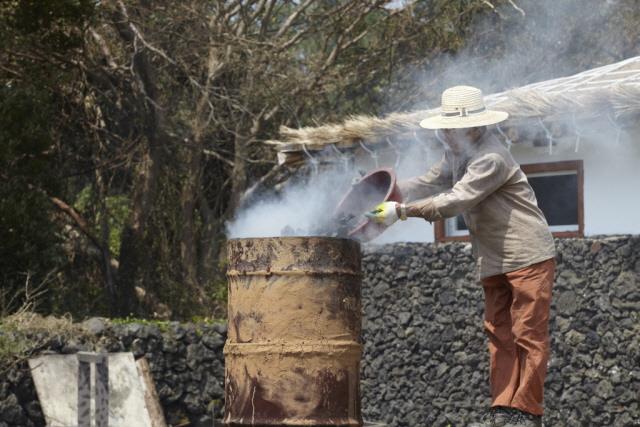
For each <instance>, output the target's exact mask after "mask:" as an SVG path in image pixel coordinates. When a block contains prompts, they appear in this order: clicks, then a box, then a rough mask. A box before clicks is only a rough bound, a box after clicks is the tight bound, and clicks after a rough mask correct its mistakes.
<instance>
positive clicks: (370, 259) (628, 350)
mask: <svg viewBox="0 0 640 427" xmlns="http://www.w3.org/2000/svg"><path fill="white" fill-rule="evenodd" d="M556 244H557V249H558V275H557V279H556V282H555V286H554V290H553V303H552V314H551V325H550V328H551V337H552V338H551V347H552V357H551V359H550V363H549V372H548V376H547V381H546V389H545V391H546V393H545V399H546V415H545V418H544V421H545V424H546V425H547V426H549V425H551V426H586V425H589V426H612V425H613V426H630V425H640V399H639V398H638V396H640V237H633V238H629V237H616V238H602V239H575V240H572V239H567V240H558V241H556ZM364 269H365V283H364V286H363V298H364V311H365V313H366V324H365V328H364V331H365V332H364V341H365V360H364V363H363V371H362V372H363V375H362V390H363V408H364V411H365V412H364V413H365V415H366V417H367V418H368V419H372V420H384V421H386V422H387V423H389V424H391V425H394V426H447V425H451V426H461V425H466V424H465V423H467V422H470V421H473V420H476V419H477V417H478V416H479V413H480V412H481V410H482V409H484V408H486V407H487V406H488V404H489V399H488V396H489V387H488V380H487V378H488V352H487V340H486V338H485V336H484V333H483V329H482V314H483V295H482V289H481V286H480V285H479V284H477V283H476V280H475V276H474V273H473V262H472V259H471V253H470V246H469V245H468V244H462V243H457V244H447V245H424V244H396V245H387V246H382V247H372V248H367V249H366V250H365V257H364Z"/></svg>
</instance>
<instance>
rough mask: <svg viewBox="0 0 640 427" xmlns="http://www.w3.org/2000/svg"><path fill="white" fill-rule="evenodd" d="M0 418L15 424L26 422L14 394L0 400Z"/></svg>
mask: <svg viewBox="0 0 640 427" xmlns="http://www.w3.org/2000/svg"><path fill="white" fill-rule="evenodd" d="M0 420H2V421H5V422H7V423H10V424H15V425H23V424H24V423H25V422H26V420H27V417H26V416H25V413H24V410H23V409H22V407H21V406H20V403H19V401H18V398H17V397H16V395H14V394H10V395H9V396H8V397H7V398H6V399H4V400H2V401H0Z"/></svg>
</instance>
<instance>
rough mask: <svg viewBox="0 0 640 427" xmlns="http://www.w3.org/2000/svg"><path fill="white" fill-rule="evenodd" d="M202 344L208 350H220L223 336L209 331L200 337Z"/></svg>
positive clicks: (222, 344)
mask: <svg viewBox="0 0 640 427" xmlns="http://www.w3.org/2000/svg"><path fill="white" fill-rule="evenodd" d="M202 344H204V345H205V346H206V347H208V348H209V349H210V350H220V349H221V348H222V347H223V346H224V338H223V337H222V336H220V334H218V333H216V332H209V333H208V334H206V335H204V336H203V337H202Z"/></svg>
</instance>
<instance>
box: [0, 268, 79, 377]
mask: <svg viewBox="0 0 640 427" xmlns="http://www.w3.org/2000/svg"><path fill="white" fill-rule="evenodd" d="M46 285H47V281H46V280H45V281H43V282H42V283H40V284H39V285H37V286H32V284H31V276H30V275H29V274H27V275H26V279H25V287H24V289H23V290H21V291H20V292H17V293H16V294H14V295H11V297H7V294H6V293H4V294H2V302H3V303H2V306H1V307H0V308H1V309H2V310H1V311H0V374H2V373H3V372H6V370H7V369H10V368H11V367H13V366H15V365H16V364H18V363H20V362H23V361H24V360H26V359H27V358H29V357H30V356H31V355H32V354H33V353H34V352H37V351H39V350H41V349H43V348H44V347H46V345H47V343H48V342H49V341H50V340H51V338H52V337H58V338H61V339H63V340H66V339H69V338H71V337H79V336H87V334H86V332H85V331H84V330H83V329H82V328H81V327H80V326H79V325H76V324H74V323H73V320H72V319H71V316H69V315H67V316H63V317H54V316H42V315H41V314H39V313H37V312H36V308H37V306H38V301H39V299H40V298H41V297H42V296H43V295H44V293H45V292H46ZM17 301H21V303H20V305H19V306H16V305H17V304H16V302H17Z"/></svg>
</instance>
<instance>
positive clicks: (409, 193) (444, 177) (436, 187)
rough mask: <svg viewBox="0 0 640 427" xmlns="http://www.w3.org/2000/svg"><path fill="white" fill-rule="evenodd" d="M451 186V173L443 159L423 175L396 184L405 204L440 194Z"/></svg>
mask: <svg viewBox="0 0 640 427" xmlns="http://www.w3.org/2000/svg"><path fill="white" fill-rule="evenodd" d="M451 185H452V183H451V173H450V172H449V168H448V167H447V164H446V160H445V158H444V157H443V159H442V160H441V161H439V162H438V163H436V164H435V165H434V166H433V167H432V168H431V169H429V171H428V172H427V173H426V174H425V175H422V176H416V177H414V178H411V179H408V180H406V181H400V182H398V188H400V193H401V194H402V199H403V201H404V202H405V203H409V202H412V201H414V200H419V199H424V198H425V197H430V196H433V195H436V194H438V193H442V192H443V191H446V190H448V189H450V188H451Z"/></svg>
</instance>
